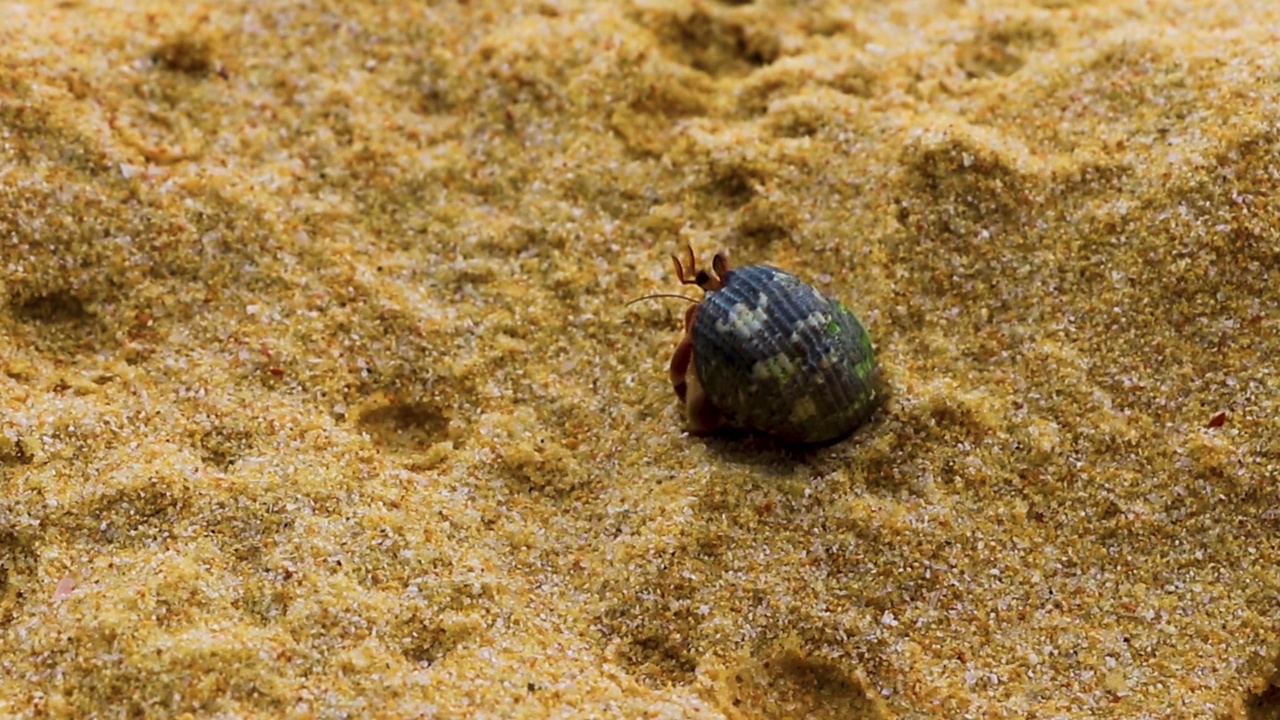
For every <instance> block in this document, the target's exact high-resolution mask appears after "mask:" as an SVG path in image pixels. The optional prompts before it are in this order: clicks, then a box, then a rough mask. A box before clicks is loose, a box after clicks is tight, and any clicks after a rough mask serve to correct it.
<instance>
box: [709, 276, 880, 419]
mask: <svg viewBox="0 0 1280 720" xmlns="http://www.w3.org/2000/svg"><path fill="white" fill-rule="evenodd" d="M723 281H724V284H723V286H722V287H721V288H720V289H718V290H715V291H712V292H708V293H707V294H706V296H705V297H704V298H703V300H702V303H701V305H700V306H699V307H698V313H697V317H696V319H695V320H694V324H693V332H692V334H693V357H694V366H695V370H696V372H697V376H698V381H699V382H700V383H701V385H702V388H703V391H704V392H705V393H706V395H707V398H708V399H709V400H710V402H711V403H712V405H714V406H715V408H716V409H717V410H719V411H720V413H721V415H722V416H723V418H724V424H725V425H726V426H727V427H736V428H743V429H748V430H755V431H758V432H762V433H766V434H769V435H773V436H776V437H778V438H780V439H782V440H785V441H789V442H796V443H806V444H807V443H822V442H828V441H831V440H835V439H837V438H840V437H843V436H845V435H848V434H849V433H851V432H853V430H854V429H855V428H857V427H858V426H859V425H860V424H862V423H863V422H864V421H865V420H866V419H867V418H868V417H869V416H870V415H871V413H872V412H874V410H875V408H876V406H877V405H878V404H879V403H880V401H881V400H882V399H883V397H884V386H883V384H882V382H881V380H880V373H879V369H878V367H877V366H876V361H875V354H874V352H873V351H872V347H871V337H870V336H869V335H868V334H867V331H866V329H865V328H863V326H862V323H861V322H859V321H858V318H856V317H855V316H854V315H853V313H851V312H849V310H848V309H847V308H845V306H844V305H842V304H840V302H839V301H837V300H832V299H830V298H827V297H824V296H823V295H822V294H820V293H819V292H818V291H817V290H816V289H814V288H813V286H811V285H809V284H808V283H805V282H804V281H802V280H800V278H798V277H796V276H795V275H792V274H791V273H788V272H785V271H783V270H779V269H777V268H774V267H770V266H768V265H751V266H747V267H741V268H735V269H733V270H732V271H730V272H729V273H728V274H727V275H726V276H725V277H724V278H723Z"/></svg>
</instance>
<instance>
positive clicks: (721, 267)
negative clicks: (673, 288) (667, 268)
mask: <svg viewBox="0 0 1280 720" xmlns="http://www.w3.org/2000/svg"><path fill="white" fill-rule="evenodd" d="M681 255H683V257H681ZM671 261H672V262H673V263H675V266H676V277H677V278H679V280H680V283H681V284H682V285H697V286H698V287H699V288H701V289H702V291H703V292H715V291H716V290H719V289H720V288H722V287H724V283H725V278H726V277H727V276H728V275H729V256H728V255H727V254H726V253H724V252H719V253H716V256H715V259H714V260H712V261H711V270H709V271H708V270H706V269H701V270H700V269H698V261H697V259H696V258H695V257H694V255H693V246H692V245H689V244H688V243H685V245H684V248H683V252H682V253H680V254H672V256H671Z"/></svg>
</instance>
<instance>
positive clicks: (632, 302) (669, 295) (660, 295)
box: [622, 293, 698, 307]
mask: <svg viewBox="0 0 1280 720" xmlns="http://www.w3.org/2000/svg"><path fill="white" fill-rule="evenodd" d="M654 298H679V299H681V300H686V301H688V302H691V303H694V304H695V305H696V304H697V302H698V301H697V300H695V299H693V298H691V297H688V296H686V295H676V294H675V293H654V294H653V295H644V296H642V297H638V298H636V299H635V300H630V301H628V302H627V304H626V305H623V306H622V307H631V306H632V305H635V304H636V303H638V302H640V301H641V300H652V299H654Z"/></svg>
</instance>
